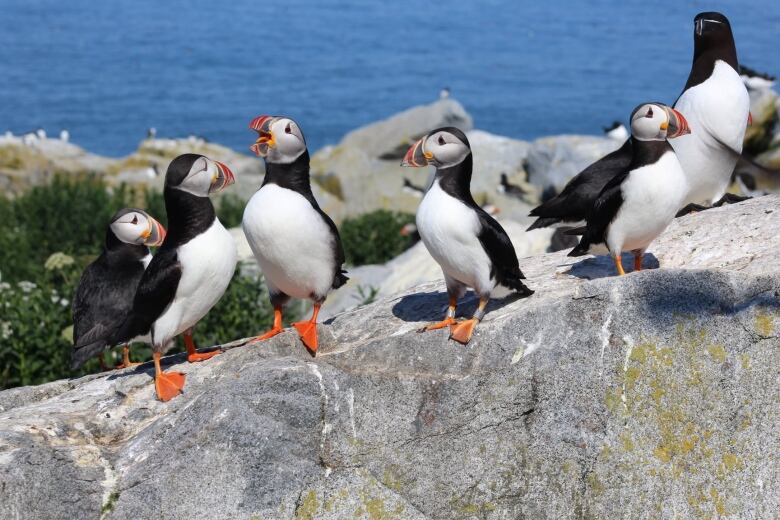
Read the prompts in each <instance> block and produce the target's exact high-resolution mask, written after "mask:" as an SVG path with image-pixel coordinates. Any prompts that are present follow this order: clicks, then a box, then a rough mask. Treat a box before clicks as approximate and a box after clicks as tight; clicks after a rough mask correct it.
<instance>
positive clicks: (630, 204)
mask: <svg viewBox="0 0 780 520" xmlns="http://www.w3.org/2000/svg"><path fill="white" fill-rule="evenodd" d="M687 187H688V185H687V182H686V177H685V174H684V173H683V170H682V167H681V166H680V162H679V161H678V160H677V157H676V156H675V154H674V152H672V151H669V152H667V153H666V154H664V155H663V156H662V157H661V158H660V159H659V160H658V161H657V162H655V163H654V164H651V165H648V166H643V167H641V168H638V169H636V170H633V171H632V172H631V173H629V174H628V178H626V180H625V181H623V184H622V185H621V190H622V195H623V204H622V205H621V206H620V209H619V210H618V212H617V214H616V215H615V218H614V220H613V221H612V224H610V226H609V228H608V231H607V245H608V246H609V249H610V251H612V252H618V251H631V250H634V249H642V250H644V249H646V248H647V246H648V245H650V243H651V242H652V241H653V240H655V239H656V238H657V237H658V235H660V234H661V233H662V232H663V230H664V229H666V227H667V226H668V225H669V224H670V223H671V222H672V220H673V219H674V216H675V214H676V213H677V211H678V210H679V209H680V205H681V204H682V201H683V200H684V198H685V195H686V193H687V191H688V190H687Z"/></svg>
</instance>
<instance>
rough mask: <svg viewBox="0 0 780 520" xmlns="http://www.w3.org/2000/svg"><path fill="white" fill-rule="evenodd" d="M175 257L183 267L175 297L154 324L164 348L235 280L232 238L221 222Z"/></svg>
mask: <svg viewBox="0 0 780 520" xmlns="http://www.w3.org/2000/svg"><path fill="white" fill-rule="evenodd" d="M176 254H177V257H178V259H179V263H180V264H181V279H180V280H179V285H178V287H177V289H176V296H175V297H174V299H173V302H171V304H170V305H169V306H168V308H167V309H166V310H165V312H164V313H163V314H162V316H160V317H159V318H158V319H157V321H156V322H155V323H154V342H155V344H156V345H159V346H163V347H164V346H165V345H164V344H165V343H167V342H168V341H169V340H171V339H173V338H174V337H175V336H177V335H179V334H181V333H182V332H184V331H186V330H187V329H189V328H190V327H193V326H195V324H197V323H198V321H200V320H201V319H202V318H203V317H204V316H205V315H206V313H208V312H209V311H210V310H211V308H212V307H213V306H214V305H216V303H217V302H218V301H219V299H220V298H221V297H222V295H223V294H224V293H225V289H227V286H228V284H229V283H230V279H231V278H232V277H233V272H234V271H235V268H236V260H237V257H238V251H237V250H236V243H235V242H234V240H233V237H232V236H230V233H229V232H228V231H227V230H226V229H225V228H224V227H223V226H222V223H221V222H220V221H219V220H218V219H214V223H213V224H212V225H211V227H210V228H209V229H208V230H206V231H205V232H204V233H202V234H200V235H198V236H196V237H195V238H193V239H192V240H190V241H189V242H187V243H186V244H184V245H182V246H180V247H179V248H178V250H177V251H176Z"/></svg>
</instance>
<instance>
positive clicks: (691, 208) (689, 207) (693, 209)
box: [674, 203, 710, 218]
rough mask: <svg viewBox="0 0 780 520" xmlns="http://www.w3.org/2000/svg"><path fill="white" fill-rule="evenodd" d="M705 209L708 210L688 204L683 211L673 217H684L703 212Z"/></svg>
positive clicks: (705, 207) (698, 205)
mask: <svg viewBox="0 0 780 520" xmlns="http://www.w3.org/2000/svg"><path fill="white" fill-rule="evenodd" d="M705 209H710V208H708V207H707V206H702V205H701V204H693V203H691V204H688V205H687V206H685V207H684V208H683V209H681V210H680V211H678V212H677V214H676V215H675V216H674V218H680V217H684V216H685V215H687V214H689V213H696V212H697V211H704V210H705Z"/></svg>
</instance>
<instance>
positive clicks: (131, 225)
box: [111, 211, 151, 244]
mask: <svg viewBox="0 0 780 520" xmlns="http://www.w3.org/2000/svg"><path fill="white" fill-rule="evenodd" d="M150 227H151V225H150V223H149V219H148V218H147V217H146V215H144V214H143V213H139V212H137V211H131V212H130V213H126V214H124V215H122V216H121V217H119V218H118V219H116V220H115V221H114V222H112V223H111V231H112V232H113V233H114V235H116V237H117V238H118V239H119V240H121V241H122V242H124V243H126V244H143V243H144V240H145V239H144V237H143V234H144V233H145V232H146V231H148V230H149V228H150Z"/></svg>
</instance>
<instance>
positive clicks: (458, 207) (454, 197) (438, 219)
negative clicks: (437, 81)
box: [401, 127, 533, 345]
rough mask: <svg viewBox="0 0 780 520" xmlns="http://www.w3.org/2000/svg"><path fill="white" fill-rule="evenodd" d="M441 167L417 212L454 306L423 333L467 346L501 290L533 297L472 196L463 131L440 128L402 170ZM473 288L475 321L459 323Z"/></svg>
mask: <svg viewBox="0 0 780 520" xmlns="http://www.w3.org/2000/svg"><path fill="white" fill-rule="evenodd" d="M428 165H433V166H435V167H436V174H435V176H434V180H433V184H432V185H431V187H430V188H429V189H428V191H427V192H426V194H425V197H423V200H422V201H421V202H420V206H419V208H418V209H417V216H416V222H417V230H418V231H419V233H420V238H421V239H422V241H423V243H424V244H425V247H426V248H427V249H428V252H429V253H430V254H431V256H432V257H433V258H434V260H436V262H437V263H438V264H439V266H441V269H442V272H443V274H444V280H445V283H446V285H447V295H448V296H449V306H448V309H447V313H446V315H445V317H444V319H443V320H442V321H440V322H437V323H433V324H431V325H428V326H426V327H424V328H422V329H420V332H424V331H429V330H437V329H442V328H445V327H450V338H451V339H453V340H455V341H457V342H459V343H462V344H464V345H465V344H467V343H468V342H469V341H470V340H471V337H472V335H473V333H474V329H475V327H476V326H477V324H478V323H479V322H480V321H481V320H482V318H483V317H484V315H485V307H486V306H487V304H488V301H489V300H490V293H491V292H492V291H493V289H494V288H495V287H496V286H498V285H501V286H504V287H507V288H509V289H511V290H513V291H515V292H517V293H518V294H519V295H520V296H523V297H525V296H530V295H531V294H533V291H532V290H531V289H529V288H528V287H526V286H525V285H524V284H523V282H522V280H524V279H525V276H524V275H523V273H522V271H521V270H520V265H519V262H518V260H517V254H516V253H515V248H514V246H513V245H512V241H511V240H510V239H509V236H507V234H506V231H504V229H503V228H502V227H501V225H500V224H499V223H498V222H496V220H495V219H494V218H493V217H491V216H490V215H489V214H488V212H486V211H485V210H484V209H482V208H481V207H480V206H479V205H478V204H477V203H476V202H475V201H474V198H473V197H472V195H471V186H470V185H471V173H472V172H471V171H472V166H473V158H472V154H471V145H470V144H469V140H468V138H467V137H466V134H464V133H463V132H462V131H460V130H459V129H457V128H454V127H443V128H438V129H436V130H434V131H432V132H431V133H429V134H427V135H425V136H424V137H422V138H421V139H420V140H419V141H417V142H416V143H414V144H413V145H412V147H411V148H409V151H408V152H407V153H406V155H405V157H404V160H403V162H402V163H401V166H408V167H416V168H420V167H423V166H428ZM468 287H471V288H472V289H474V292H475V293H476V294H477V296H478V297H479V306H478V307H477V310H476V311H475V312H474V315H473V316H472V317H471V318H470V319H467V320H464V321H461V322H457V321H456V320H455V310H456V308H457V305H458V299H460V298H461V297H462V296H463V295H464V294H465V292H466V289H467V288H468Z"/></svg>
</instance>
